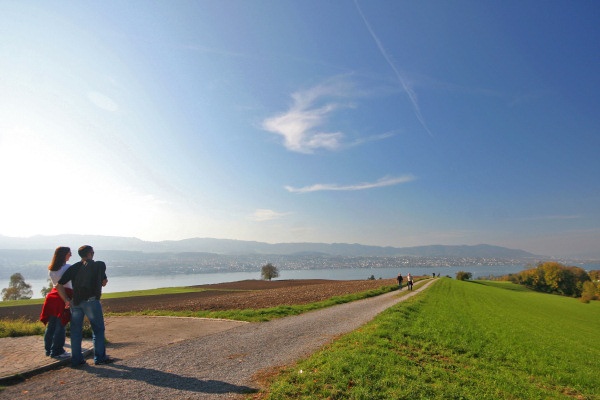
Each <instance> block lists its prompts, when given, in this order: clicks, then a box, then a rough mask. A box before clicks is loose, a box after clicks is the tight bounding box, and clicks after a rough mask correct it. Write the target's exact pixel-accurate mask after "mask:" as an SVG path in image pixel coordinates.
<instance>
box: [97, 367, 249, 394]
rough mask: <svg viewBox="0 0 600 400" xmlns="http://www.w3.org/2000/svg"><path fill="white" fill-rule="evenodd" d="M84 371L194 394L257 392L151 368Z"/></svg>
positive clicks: (112, 368) (225, 383) (104, 376)
mask: <svg viewBox="0 0 600 400" xmlns="http://www.w3.org/2000/svg"><path fill="white" fill-rule="evenodd" d="M85 371H86V372H88V373H90V374H93V375H95V376H97V377H98V378H108V379H128V380H136V381H141V382H145V383H147V384H150V385H154V386H158V387H163V388H171V389H174V390H185V391H188V392H194V393H209V394H225V393H236V394H251V393H257V392H258V389H255V388H251V387H249V386H239V385H234V384H231V383H227V382H223V381H218V380H213V379H207V380H203V379H197V378H191V377H185V376H182V375H178V374H171V373H169V372H164V371H159V370H156V369H151V368H136V367H128V366H125V365H119V364H112V365H111V366H110V368H106V367H103V368H95V367H92V368H88V369H86V370H85Z"/></svg>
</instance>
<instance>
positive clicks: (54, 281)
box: [48, 264, 73, 289]
mask: <svg viewBox="0 0 600 400" xmlns="http://www.w3.org/2000/svg"><path fill="white" fill-rule="evenodd" d="M70 266H71V264H65V265H63V266H62V267H60V269H59V270H58V271H48V276H49V277H50V280H51V281H52V285H53V286H54V287H56V285H57V284H58V280H59V279H60V278H61V277H62V276H63V274H64V273H65V271H66V270H68V269H69V267H70ZM64 287H66V288H68V289H73V285H72V284H71V281H69V282H67V283H65V284H64Z"/></svg>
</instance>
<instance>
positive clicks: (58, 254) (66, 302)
mask: <svg viewBox="0 0 600 400" xmlns="http://www.w3.org/2000/svg"><path fill="white" fill-rule="evenodd" d="M77 253H78V254H79V256H80V257H81V261H79V262H77V263H75V264H73V265H70V264H68V262H69V259H70V258H71V255H72V254H71V249H70V248H69V247H63V246H61V247H57V248H56V250H55V251H54V256H53V257H52V261H51V262H50V265H49V266H48V276H49V277H50V280H51V281H52V285H53V288H52V290H51V291H50V292H49V293H48V294H47V295H46V299H45V301H44V305H43V306H42V312H41V314H40V320H41V321H42V322H43V323H44V324H45V325H46V331H45V333H44V346H45V349H46V355H47V356H50V357H53V358H56V359H60V360H66V359H68V358H69V357H71V366H72V367H79V366H82V365H85V364H86V361H85V359H84V357H83V353H82V351H81V341H82V339H83V320H84V317H87V318H88V320H89V321H90V325H91V327H92V342H93V345H94V364H96V365H100V364H109V363H112V362H113V361H114V359H113V358H110V357H109V356H107V355H106V344H105V335H104V314H103V312H102V305H101V304H100V297H101V296H102V287H104V286H106V284H107V283H108V278H107V277H106V264H105V263H104V262H102V261H94V248H93V247H92V246H89V245H85V246H81V247H80V248H79V250H78V251H77ZM69 322H70V324H71V326H70V333H71V353H72V354H69V353H68V352H67V351H65V348H64V345H65V336H66V332H65V327H66V325H67V324H68V323H69Z"/></svg>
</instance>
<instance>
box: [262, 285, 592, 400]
mask: <svg viewBox="0 0 600 400" xmlns="http://www.w3.org/2000/svg"><path fill="white" fill-rule="evenodd" d="M599 338H600V302H591V303H590V304H583V303H581V302H579V301H578V300H577V299H572V298H566V297H560V296H553V295H547V294H541V293H536V292H532V291H528V290H527V289H524V288H522V287H520V286H517V285H514V284H511V283H504V282H488V281H475V282H462V281H456V280H452V279H440V280H439V281H438V282H436V283H435V284H434V285H433V286H432V287H430V288H429V289H427V290H426V291H425V292H423V293H421V294H420V295H418V296H415V297H413V298H412V299H410V300H407V301H405V302H402V303H399V304H398V305H396V306H394V307H392V308H390V309H388V310H386V311H385V312H383V313H382V314H380V315H379V316H378V317H377V318H376V319H375V320H374V321H372V322H371V323H369V324H367V325H366V326H364V327H363V328H361V329H359V330H357V331H355V332H353V333H351V334H348V335H346V336H344V337H342V338H340V339H339V340H337V341H336V342H334V343H333V344H332V345H330V346H328V347H327V348H326V349H324V350H323V351H321V352H319V353H316V354H315V355H313V356H312V357H310V358H309V359H307V360H303V361H301V362H299V363H298V364H297V365H295V366H293V367H291V368H289V369H287V370H285V372H284V373H282V374H280V375H279V376H277V377H276V378H275V380H274V381H273V383H272V385H271V387H270V389H269V391H268V393H265V398H269V399H600V342H599Z"/></svg>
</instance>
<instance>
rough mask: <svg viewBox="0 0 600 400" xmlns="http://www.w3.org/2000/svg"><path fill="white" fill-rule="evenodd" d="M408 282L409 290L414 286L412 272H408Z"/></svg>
mask: <svg viewBox="0 0 600 400" xmlns="http://www.w3.org/2000/svg"><path fill="white" fill-rule="evenodd" d="M406 282H407V283H408V290H412V287H413V277H412V275H411V274H410V272H409V273H408V275H406Z"/></svg>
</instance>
